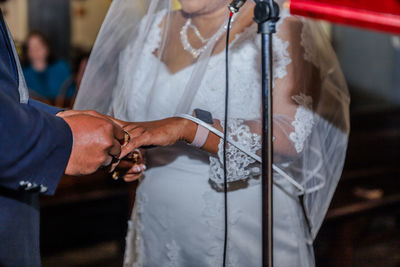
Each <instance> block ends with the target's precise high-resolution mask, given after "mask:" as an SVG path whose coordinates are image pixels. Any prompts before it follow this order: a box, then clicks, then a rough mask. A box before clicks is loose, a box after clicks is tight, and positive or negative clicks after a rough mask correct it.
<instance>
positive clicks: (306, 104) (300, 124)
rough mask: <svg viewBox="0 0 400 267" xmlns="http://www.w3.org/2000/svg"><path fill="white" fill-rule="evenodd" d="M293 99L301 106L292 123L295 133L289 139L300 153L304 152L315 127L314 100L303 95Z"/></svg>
mask: <svg viewBox="0 0 400 267" xmlns="http://www.w3.org/2000/svg"><path fill="white" fill-rule="evenodd" d="M292 99H293V100H294V101H295V102H296V103H297V104H299V107H298V108H297V111H296V114H295V116H294V121H293V122H292V125H293V127H294V132H291V133H290V134H289V138H290V140H291V141H292V142H293V144H294V147H295V149H296V152H297V153H300V152H301V151H303V149H304V144H305V141H306V139H307V138H308V136H310V134H311V132H312V128H313V126H314V114H313V111H312V102H313V99H312V97H311V96H307V95H305V94H303V93H300V94H299V95H295V96H292Z"/></svg>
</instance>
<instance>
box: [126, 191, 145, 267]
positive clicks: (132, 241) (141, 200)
mask: <svg viewBox="0 0 400 267" xmlns="http://www.w3.org/2000/svg"><path fill="white" fill-rule="evenodd" d="M147 201H148V198H147V195H146V194H144V193H143V192H140V193H139V192H138V193H137V194H136V200H135V207H134V209H133V218H132V221H130V222H129V225H128V226H129V231H128V233H129V234H128V236H127V240H126V244H127V245H126V252H127V253H125V259H124V266H134V267H142V266H144V259H143V255H145V253H144V243H143V238H142V234H141V233H143V232H144V226H143V224H142V221H141V218H140V216H141V214H142V213H143V210H144V205H145V204H146V202H147ZM132 251H134V252H135V253H132Z"/></svg>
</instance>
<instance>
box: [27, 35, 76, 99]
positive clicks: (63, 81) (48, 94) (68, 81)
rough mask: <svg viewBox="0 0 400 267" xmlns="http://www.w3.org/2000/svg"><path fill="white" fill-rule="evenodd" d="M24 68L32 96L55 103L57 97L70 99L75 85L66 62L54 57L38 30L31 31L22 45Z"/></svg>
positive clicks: (46, 40) (46, 41)
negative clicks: (23, 45)
mask: <svg viewBox="0 0 400 267" xmlns="http://www.w3.org/2000/svg"><path fill="white" fill-rule="evenodd" d="M24 60H25V62H24V63H25V64H24V68H23V72H24V75H25V78H26V82H27V85H28V88H29V89H30V91H31V94H32V96H33V97H36V98H38V99H40V100H45V101H46V102H48V103H52V104H54V103H55V100H56V99H57V98H60V97H61V98H63V99H71V98H72V97H73V96H74V92H75V86H74V82H73V78H72V72H71V69H70V66H69V65H68V63H67V62H66V61H64V60H58V59H56V57H55V55H54V53H53V51H52V49H51V45H50V41H49V40H48V39H47V37H46V36H45V35H44V34H43V33H42V32H40V31H32V32H31V33H30V34H29V36H28V38H27V41H26V44H25V47H24Z"/></svg>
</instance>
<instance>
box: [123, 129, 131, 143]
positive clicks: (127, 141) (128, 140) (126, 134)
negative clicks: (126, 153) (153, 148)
mask: <svg viewBox="0 0 400 267" xmlns="http://www.w3.org/2000/svg"><path fill="white" fill-rule="evenodd" d="M124 134H125V143H124V144H125V145H126V144H128V143H129V142H130V141H131V135H130V134H129V133H128V132H127V131H125V130H124Z"/></svg>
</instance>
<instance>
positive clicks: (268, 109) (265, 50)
mask: <svg viewBox="0 0 400 267" xmlns="http://www.w3.org/2000/svg"><path fill="white" fill-rule="evenodd" d="M254 20H255V21H256V22H257V23H258V33H260V34H261V84H262V118H263V122H262V124H263V125H262V176H261V185H262V186H261V188H262V189H261V190H262V204H261V206H262V266H263V267H272V266H273V199H272V196H273V195H272V193H273V190H272V185H273V172H272V161H273V143H272V141H273V135H272V133H273V132H272V130H273V129H272V87H273V60H272V56H273V49H272V45H273V43H272V36H273V34H274V33H276V23H277V21H278V20H279V6H278V4H277V3H276V2H275V1H274V0H264V1H263V0H259V1H256V7H255V8H254Z"/></svg>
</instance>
